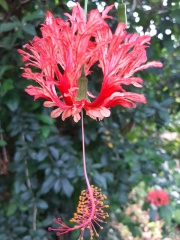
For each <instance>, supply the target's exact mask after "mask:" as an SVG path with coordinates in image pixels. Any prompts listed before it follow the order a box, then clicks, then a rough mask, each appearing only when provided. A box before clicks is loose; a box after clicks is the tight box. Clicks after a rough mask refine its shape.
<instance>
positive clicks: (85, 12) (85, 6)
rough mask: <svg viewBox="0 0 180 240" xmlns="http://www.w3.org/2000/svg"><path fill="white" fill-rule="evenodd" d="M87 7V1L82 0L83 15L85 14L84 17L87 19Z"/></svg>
mask: <svg viewBox="0 0 180 240" xmlns="http://www.w3.org/2000/svg"><path fill="white" fill-rule="evenodd" d="M87 5H88V0H84V14H85V17H87Z"/></svg>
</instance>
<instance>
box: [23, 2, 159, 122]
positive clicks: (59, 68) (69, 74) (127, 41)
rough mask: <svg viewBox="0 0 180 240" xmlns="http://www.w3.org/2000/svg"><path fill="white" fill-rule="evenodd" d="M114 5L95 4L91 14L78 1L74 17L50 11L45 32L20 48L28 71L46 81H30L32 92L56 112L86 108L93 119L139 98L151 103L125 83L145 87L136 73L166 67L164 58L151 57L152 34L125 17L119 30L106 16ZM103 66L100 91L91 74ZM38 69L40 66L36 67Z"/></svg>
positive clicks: (76, 116)
mask: <svg viewBox="0 0 180 240" xmlns="http://www.w3.org/2000/svg"><path fill="white" fill-rule="evenodd" d="M113 6H114V5H111V6H108V7H106V8H105V10H104V11H103V12H102V14H100V13H99V11H98V10H97V9H96V10H91V11H90V12H89V14H88V19H87V20H86V17H85V15H84V10H83V9H82V8H81V7H80V5H79V4H78V3H77V6H75V7H73V11H72V15H70V14H67V13H66V14H65V15H66V16H67V17H68V20H66V21H64V20H63V19H61V18H54V17H53V15H52V13H51V12H47V14H46V18H45V23H44V24H43V25H42V27H41V33H42V37H41V38H40V37H37V36H36V37H34V39H33V40H32V41H30V43H29V44H26V45H24V49H25V50H21V49H19V50H18V51H19V53H20V54H21V55H22V60H23V61H24V62H26V64H25V66H26V67H25V68H24V73H23V75H22V76H23V77H25V78H28V79H31V80H34V81H36V82H37V83H38V84H39V85H40V86H32V85H30V86H28V87H27V88H26V92H27V93H28V94H30V95H32V96H34V99H35V100H36V99H37V98H44V99H45V100H46V101H45V102H44V106H45V107H56V109H55V110H53V111H52V112H51V117H52V118H56V117H58V116H60V115H61V114H62V119H63V120H64V119H66V118H67V117H69V116H73V117H74V121H75V122H77V121H79V119H80V112H81V110H82V109H85V111H86V114H87V115H89V116H90V117H91V118H93V119H97V118H98V119H99V120H101V119H103V118H104V117H108V116H109V115H110V110H109V109H110V108H111V107H114V106H116V105H121V106H123V107H125V108H131V107H136V104H135V103H136V102H138V103H146V99H145V97H144V95H143V94H138V93H133V92H128V91H125V90H124V89H123V85H130V84H132V85H134V86H135V87H142V85H141V84H142V79H141V78H139V77H133V74H134V73H136V72H138V71H141V70H143V69H147V68H149V67H162V64H161V63H160V62H156V61H152V62H148V63H146V61H147V57H146V50H145V49H146V48H147V47H148V45H149V43H150V36H147V35H146V36H140V35H138V34H136V33H135V34H127V32H126V31H125V28H126V25H125V24H124V23H119V24H118V26H117V28H116V30H115V33H114V34H113V33H112V31H111V29H110V28H109V26H108V24H107V22H106V21H105V19H106V18H112V17H110V16H108V15H107V14H108V12H109V11H110V10H111V9H112V8H113ZM95 63H97V64H98V67H99V68H100V69H101V70H102V73H103V79H102V86H101V90H100V92H99V95H98V96H97V97H96V96H94V95H93V94H92V93H90V92H89V91H88V90H87V84H88V80H87V78H86V76H87V75H90V74H92V72H91V70H90V68H91V67H92V66H93V65H94V64H95ZM34 67H35V69H38V70H36V71H34Z"/></svg>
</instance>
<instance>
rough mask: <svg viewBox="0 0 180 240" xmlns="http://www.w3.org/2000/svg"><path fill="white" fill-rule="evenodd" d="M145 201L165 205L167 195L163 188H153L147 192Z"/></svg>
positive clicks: (167, 199)
mask: <svg viewBox="0 0 180 240" xmlns="http://www.w3.org/2000/svg"><path fill="white" fill-rule="evenodd" d="M146 202H150V203H152V204H153V205H155V206H157V207H159V206H162V205H167V204H169V195H168V193H167V192H165V191H164V190H163V189H159V190H158V189H154V190H151V191H149V192H148V195H147V198H146Z"/></svg>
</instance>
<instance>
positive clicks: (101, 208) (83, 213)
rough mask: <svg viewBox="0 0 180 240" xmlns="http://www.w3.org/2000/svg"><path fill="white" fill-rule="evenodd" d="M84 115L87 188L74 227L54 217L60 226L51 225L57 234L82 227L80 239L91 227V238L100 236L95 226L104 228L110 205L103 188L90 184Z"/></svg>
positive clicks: (83, 145) (84, 156)
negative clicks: (102, 190)
mask: <svg viewBox="0 0 180 240" xmlns="http://www.w3.org/2000/svg"><path fill="white" fill-rule="evenodd" d="M81 116H82V151H83V169H84V177H85V180H86V185H87V189H86V190H82V191H81V195H80V197H79V203H78V207H77V212H76V213H74V217H73V218H72V219H71V220H70V222H74V223H76V225H74V227H68V226H67V225H66V224H65V223H63V221H62V220H61V218H57V219H54V222H55V223H57V224H58V225H59V227H58V228H51V227H49V228H48V230H49V231H56V234H57V236H60V235H62V234H65V233H68V232H71V231H73V230H76V229H80V236H79V240H83V239H84V238H83V236H84V231H85V229H89V232H90V240H92V239H93V236H97V237H98V236H99V234H98V233H97V230H96V228H95V226H98V227H99V228H100V229H103V227H102V226H101V224H102V223H105V219H106V218H107V217H108V213H106V211H105V209H106V208H108V207H109V206H108V205H105V204H104V202H103V201H104V200H106V199H107V197H106V196H105V195H103V194H102V192H101V189H99V188H97V187H94V186H93V185H90V183H89V179H88V175H87V169H86V154H85V140H84V119H83V112H81Z"/></svg>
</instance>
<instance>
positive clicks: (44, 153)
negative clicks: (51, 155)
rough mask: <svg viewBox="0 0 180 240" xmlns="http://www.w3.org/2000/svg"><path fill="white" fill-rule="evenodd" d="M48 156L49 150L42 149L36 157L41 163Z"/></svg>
mask: <svg viewBox="0 0 180 240" xmlns="http://www.w3.org/2000/svg"><path fill="white" fill-rule="evenodd" d="M47 155H48V151H47V149H41V150H39V152H38V153H37V155H36V158H37V160H38V161H39V162H41V161H43V160H44V159H45V158H46V157H47Z"/></svg>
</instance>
